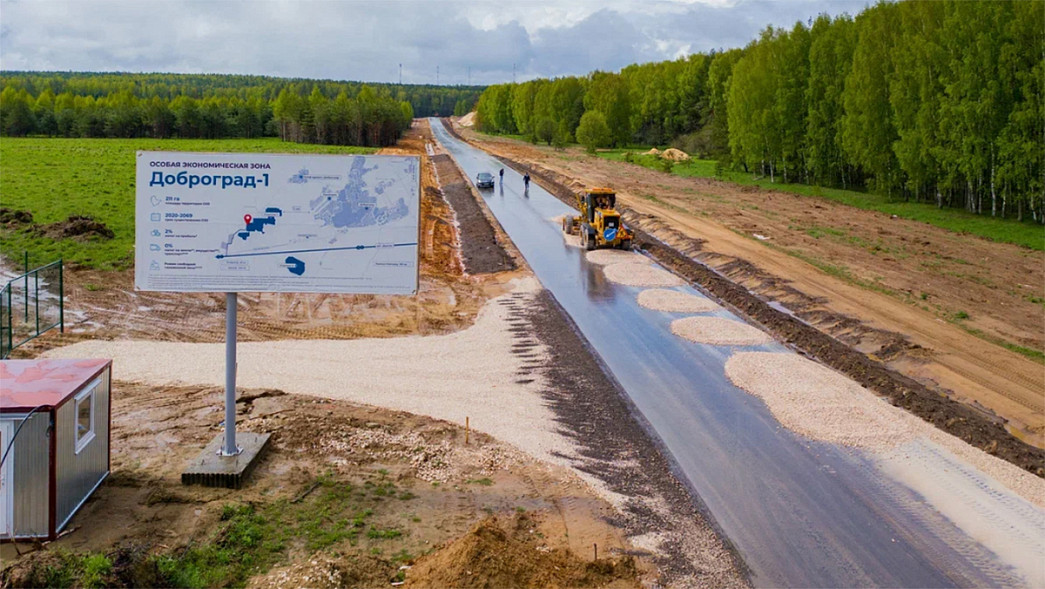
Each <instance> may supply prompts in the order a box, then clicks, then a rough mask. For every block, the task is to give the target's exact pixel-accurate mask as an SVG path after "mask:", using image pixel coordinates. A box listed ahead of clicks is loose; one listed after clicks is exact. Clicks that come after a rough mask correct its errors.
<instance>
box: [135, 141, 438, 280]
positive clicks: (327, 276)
mask: <svg viewBox="0 0 1045 589" xmlns="http://www.w3.org/2000/svg"><path fill="white" fill-rule="evenodd" d="M420 200H421V171H420V158H418V157H417V156H398V155H314V154H307V155H304V154H303V155H287V154H258V153H249V154H248V153H186V152H159V151H139V152H138V154H137V190H136V201H135V228H136V229H135V258H134V287H135V289H136V290H147V291H177V292H322V293H367V294H414V293H416V292H417V282H418V246H417V240H418V219H419V209H420Z"/></svg>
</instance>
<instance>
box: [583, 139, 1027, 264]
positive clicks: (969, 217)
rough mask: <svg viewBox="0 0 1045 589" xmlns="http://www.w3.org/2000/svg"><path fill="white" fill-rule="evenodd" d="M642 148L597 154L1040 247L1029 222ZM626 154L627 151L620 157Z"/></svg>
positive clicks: (1002, 240) (689, 175) (612, 158)
mask: <svg viewBox="0 0 1045 589" xmlns="http://www.w3.org/2000/svg"><path fill="white" fill-rule="evenodd" d="M648 150H649V148H648V147H633V148H630V149H614V150H605V151H599V152H598V156H599V157H602V158H605V159H609V160H615V161H621V162H624V161H627V160H628V159H630V162H631V163H633V164H636V165H640V166H644V167H647V168H651V169H654V170H661V171H666V172H667V171H670V173H672V174H674V175H676V176H682V177H699V178H717V179H720V180H726V181H729V182H733V183H735V184H743V185H746V186H758V187H760V188H765V189H767V190H780V191H782V192H790V193H793V194H799V195H802V196H810V197H817V198H825V199H828V200H832V201H835V202H839V203H842V204H845V205H849V206H851V207H856V208H858V209H864V210H869V211H878V212H881V213H885V214H888V215H896V216H897V217H900V218H903V219H910V220H913V221H921V222H923V223H928V224H930V225H934V226H936V227H941V228H943V229H947V230H950V231H954V232H956V233H967V234H970V235H975V236H978V237H982V238H985V239H989V240H992V241H998V242H1002V243H1012V244H1016V245H1021V246H1023V247H1027V248H1030V249H1034V250H1038V251H1045V228H1043V227H1042V226H1041V225H1038V224H1036V223H1033V222H1029V221H1028V222H1022V223H1021V222H1019V221H1016V220H1014V219H999V218H993V217H989V216H985V215H974V214H972V213H968V212H966V211H963V210H958V209H939V208H937V207H936V206H935V205H931V204H926V203H913V202H904V201H897V200H895V199H890V198H889V197H888V196H885V195H881V194H874V193H869V192H858V191H855V190H841V189H838V188H824V187H821V186H809V185H805V184H783V183H781V182H770V181H769V180H767V179H759V180H756V179H754V177H753V175H752V174H748V173H744V172H734V171H717V170H716V168H717V163H716V162H715V161H713V160H696V159H694V160H690V161H689V162H683V163H676V164H673V165H671V166H670V168H668V166H667V165H666V164H665V163H664V160H662V159H661V158H658V157H656V156H651V155H641V154H642V152H643V151H648ZM626 154H630V155H626Z"/></svg>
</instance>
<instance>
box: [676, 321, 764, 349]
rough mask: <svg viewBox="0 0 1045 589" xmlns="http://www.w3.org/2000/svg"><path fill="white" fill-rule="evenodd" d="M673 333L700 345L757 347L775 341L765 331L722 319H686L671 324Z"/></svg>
mask: <svg viewBox="0 0 1045 589" xmlns="http://www.w3.org/2000/svg"><path fill="white" fill-rule="evenodd" d="M671 333H674V334H675V335H677V336H679V337H684V338H686V339H688V340H689V341H691V342H696V343H698V344H711V345H714V346H755V345H758V344H768V343H769V342H771V341H773V338H771V337H769V335H768V334H766V333H765V332H763V331H760V330H758V329H755V328H754V327H751V326H750V325H748V324H747V323H741V322H739V321H734V320H732V319H725V318H722V317H686V318H685V319H676V320H675V321H672V322H671Z"/></svg>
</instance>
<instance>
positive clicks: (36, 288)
mask: <svg viewBox="0 0 1045 589" xmlns="http://www.w3.org/2000/svg"><path fill="white" fill-rule="evenodd" d="M33 305H34V306H35V308H36V335H35V336H33V337H39V336H40V272H39V271H36V272H33Z"/></svg>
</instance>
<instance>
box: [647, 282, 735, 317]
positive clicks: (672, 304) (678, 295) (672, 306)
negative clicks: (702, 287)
mask: <svg viewBox="0 0 1045 589" xmlns="http://www.w3.org/2000/svg"><path fill="white" fill-rule="evenodd" d="M638 300H639V305H640V306H643V307H646V308H647V309H653V310H654V311H667V312H669V313H706V312H708V311H717V310H718V309H721V308H722V307H719V306H718V305H716V304H715V303H713V302H712V301H711V299H708V298H705V297H698V296H696V295H691V294H689V293H686V292H680V291H677V290H667V289H664V288H651V289H648V290H644V291H642V292H640V293H639V299H638Z"/></svg>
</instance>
